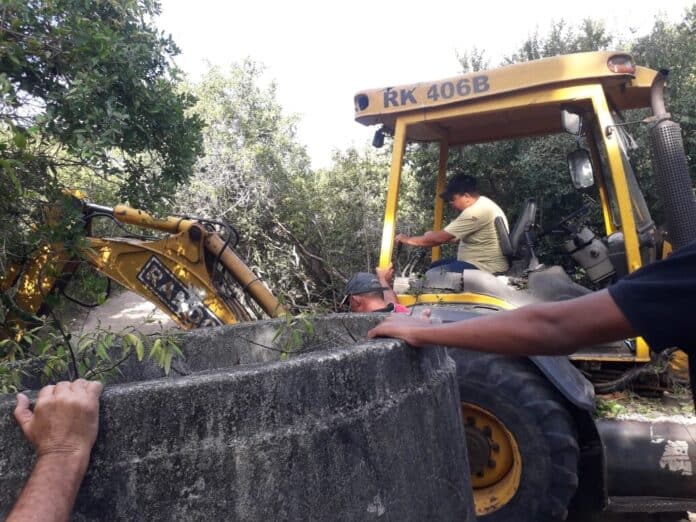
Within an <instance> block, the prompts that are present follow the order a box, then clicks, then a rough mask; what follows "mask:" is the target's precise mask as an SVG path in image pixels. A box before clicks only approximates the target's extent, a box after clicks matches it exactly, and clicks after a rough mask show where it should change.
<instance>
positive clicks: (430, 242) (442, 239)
mask: <svg viewBox="0 0 696 522" xmlns="http://www.w3.org/2000/svg"><path fill="white" fill-rule="evenodd" d="M453 239H455V237H454V236H453V235H452V234H450V233H449V232H445V231H444V230H438V231H432V230H429V231H428V232H426V233H425V234H423V235H422V236H409V235H406V234H397V235H396V237H395V238H394V241H396V242H397V243H404V244H406V245H411V246H419V247H434V246H438V245H443V244H445V243H448V242H449V241H452V240H453Z"/></svg>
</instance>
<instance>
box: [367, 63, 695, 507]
mask: <svg viewBox="0 0 696 522" xmlns="http://www.w3.org/2000/svg"><path fill="white" fill-rule="evenodd" d="M657 76H658V72H657V71H654V70H651V69H648V68H645V67H639V66H635V64H634V63H633V60H632V58H631V57H630V56H629V55H627V54H625V53H616V52H591V53H580V54H574V55H568V56H556V57H552V58H546V59H542V60H534V61H529V62H525V63H520V64H515V65H510V66H505V67H500V68H498V69H493V70H488V71H477V72H472V73H468V74H464V75H461V76H457V77H453V78H447V79H444V80H438V81H432V82H422V83H415V84H409V85H401V86H396V87H386V88H380V89H371V90H364V91H361V92H359V93H358V94H356V95H355V97H354V105H355V119H356V121H358V122H360V123H362V124H364V125H381V127H380V129H379V130H378V132H381V133H384V134H388V135H391V136H392V137H393V149H392V160H391V169H390V172H389V182H388V191H387V195H386V202H385V213H384V224H383V231H382V241H381V251H380V266H381V267H386V266H388V265H389V264H390V263H391V259H392V255H393V251H394V236H395V233H396V231H397V223H398V208H399V187H400V180H401V174H402V169H403V166H404V154H405V151H406V145H407V144H408V143H415V142H423V143H437V144H439V150H440V155H439V168H438V172H437V190H436V192H435V194H434V222H433V230H441V229H442V227H443V212H444V205H443V202H442V200H441V199H440V198H439V197H437V194H439V193H440V192H441V191H442V190H443V188H444V184H445V177H446V168H447V160H448V155H449V151H450V150H451V149H452V148H455V147H456V148H460V147H463V146H467V145H472V144H479V143H487V142H492V141H498V140H507V139H515V138H528V137H535V136H543V135H549V134H559V133H563V132H565V131H564V128H563V125H562V123H561V117H560V115H561V112H562V110H563V109H564V108H568V107H571V108H572V109H573V110H574V111H575V112H577V113H581V114H583V115H584V120H585V121H587V123H588V124H589V125H590V126H591V129H590V131H589V132H588V133H587V134H583V135H584V136H585V137H586V142H587V146H588V149H589V151H588V153H589V157H590V160H591V163H592V166H593V172H594V181H595V185H596V187H597V191H598V195H599V201H600V204H601V207H602V215H603V218H604V233H606V235H607V236H609V235H611V234H614V233H617V232H621V233H623V238H624V244H625V263H626V267H625V271H626V272H633V271H635V270H637V269H638V268H640V267H641V266H642V265H643V264H644V263H645V262H649V261H650V260H646V256H645V253H644V252H642V251H641V246H642V245H641V242H640V238H639V235H638V232H637V230H636V228H637V227H636V223H637V221H636V220H637V219H639V218H640V213H641V208H642V207H641V205H640V201H642V200H643V196H642V194H640V193H639V192H637V191H638V190H639V189H638V187H637V184H632V183H631V182H630V180H629V178H630V176H633V173H632V172H631V173H630V174H629V173H628V172H627V171H626V168H625V163H624V158H623V156H622V151H621V145H620V143H619V133H618V132H617V131H616V123H617V122H616V121H615V119H614V117H613V113H616V112H621V111H626V110H629V109H639V108H650V107H651V88H652V87H653V82H654V81H655V79H656V77H657ZM669 251H670V245H669V243H667V242H665V243H664V246H663V248H662V254H663V255H666V254H667V253H668V252H669ZM440 255H441V253H440V248H439V247H434V248H432V249H431V259H432V260H433V261H435V260H437V259H439V258H440ZM647 257H649V256H647ZM465 290H466V289H465ZM398 300H399V302H400V303H402V304H404V305H407V306H413V305H419V304H430V305H446V304H459V305H472V307H474V308H475V306H476V305H485V306H488V307H491V308H492V309H496V310H501V311H504V310H507V309H511V308H514V306H513V305H512V304H510V303H508V302H506V301H505V300H504V299H501V298H499V297H497V296H494V295H486V294H479V293H472V292H467V291H463V292H457V291H454V292H443V293H437V294H435V293H433V294H430V293H422V292H420V291H418V292H415V293H413V294H409V293H402V294H400V295H398ZM632 342H633V350H628V349H626V350H625V351H624V352H623V353H620V354H617V353H615V352H614V351H609V350H607V351H603V350H602V347H597V348H596V349H594V350H593V351H587V352H581V353H579V354H578V355H577V356H576V357H575V359H576V360H578V361H585V362H591V363H592V362H596V363H600V362H601V363H606V362H610V363H611V362H621V363H629V364H636V363H642V362H647V361H650V349H649V347H648V345H647V344H646V343H645V341H644V340H643V339H641V338H638V339H635V340H633V341H632ZM675 364H676V363H675ZM681 366H683V364H682V365H681ZM462 408H463V416H464V419H469V421H466V420H465V424H467V422H469V424H470V426H468V428H467V429H469V428H471V426H474V427H475V426H485V430H486V431H485V433H484V434H483V435H481V433H479V432H476V431H475V433H476V434H478V435H477V436H481V438H482V440H483V441H484V442H486V441H487V442H486V444H488V446H487V447H488V448H489V449H488V451H492V450H491V449H490V448H492V447H495V448H498V449H497V450H496V451H502V453H503V454H504V456H501V457H500V458H499V459H497V460H496V461H495V462H494V464H495V465H492V466H489V467H485V466H484V467H483V468H482V469H481V470H480V471H479V472H478V473H475V474H474V475H472V483H473V485H474V491H475V500H476V511H477V514H478V515H479V516H488V515H490V514H492V513H495V512H496V511H497V510H499V509H501V508H502V507H504V506H505V505H506V504H507V503H508V502H510V501H511V500H512V499H513V498H514V496H515V495H516V494H517V491H518V488H519V484H520V473H521V471H520V470H521V469H522V467H523V466H524V462H522V461H521V457H520V452H519V448H518V446H517V441H516V440H515V436H514V434H512V433H510V432H509V431H508V430H507V428H506V426H505V424H504V423H503V422H501V421H500V420H498V419H497V417H496V415H495V412H491V411H486V410H485V409H482V408H480V407H478V406H476V405H475V404H470V403H466V402H464V403H463V404H462ZM467 438H468V437H467ZM494 439H495V440H494ZM503 448H504V450H503ZM489 455H493V453H490V454H489ZM472 471H473V470H472ZM545 493H546V492H539V494H545ZM495 520H498V519H497V518H495Z"/></svg>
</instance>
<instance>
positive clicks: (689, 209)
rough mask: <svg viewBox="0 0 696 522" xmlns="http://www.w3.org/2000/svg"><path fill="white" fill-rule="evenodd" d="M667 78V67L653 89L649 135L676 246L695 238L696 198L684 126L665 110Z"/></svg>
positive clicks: (658, 183) (674, 245) (657, 175)
mask: <svg viewBox="0 0 696 522" xmlns="http://www.w3.org/2000/svg"><path fill="white" fill-rule="evenodd" d="M666 79H667V73H666V71H660V73H658V75H657V76H656V77H655V79H654V80H653V84H652V87H651V89H650V103H651V105H652V112H653V117H652V123H651V125H650V127H649V136H650V152H651V157H652V166H653V172H654V173H655V185H656V188H657V193H658V196H659V197H660V199H661V200H662V203H663V205H664V209H665V217H666V225H667V231H668V232H669V242H670V243H671V244H672V247H673V249H674V250H676V249H678V248H680V247H683V246H684V245H688V244H689V243H691V242H692V241H696V201H695V200H694V192H693V187H692V184H691V177H690V176H689V166H688V164H687V162H686V153H685V152H684V141H683V139H682V134H681V127H680V126H679V124H678V123H676V122H674V121H672V119H671V116H670V114H669V113H668V112H667V111H666V110H665V100H664V89H665V81H666Z"/></svg>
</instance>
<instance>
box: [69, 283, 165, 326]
mask: <svg viewBox="0 0 696 522" xmlns="http://www.w3.org/2000/svg"><path fill="white" fill-rule="evenodd" d="M128 326H135V327H136V328H137V329H138V330H139V331H140V332H142V333H144V334H149V333H155V332H159V331H161V329H171V328H176V323H175V322H174V321H173V320H171V319H170V318H169V316H168V315H167V314H165V313H164V312H162V311H161V310H160V309H159V308H157V307H156V306H155V305H153V304H152V303H150V302H149V301H146V300H145V299H143V298H142V297H140V296H139V295H138V294H135V293H133V292H130V291H128V290H119V291H116V292H114V294H113V295H111V296H110V297H109V298H108V299H107V300H106V302H105V303H104V304H102V305H100V306H97V307H96V308H90V309H81V310H80V311H79V312H78V313H75V314H74V315H73V316H72V317H71V319H70V320H69V321H68V328H69V329H70V331H72V332H76V333H80V332H91V331H94V330H96V329H97V328H102V329H109V328H110V329H111V330H112V331H115V332H118V331H120V330H123V329H124V328H126V327H128Z"/></svg>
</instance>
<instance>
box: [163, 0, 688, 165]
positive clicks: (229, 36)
mask: <svg viewBox="0 0 696 522" xmlns="http://www.w3.org/2000/svg"><path fill="white" fill-rule="evenodd" d="M694 1H695V0H661V1H660V2H654V3H652V4H655V5H651V4H649V3H646V2H639V1H636V0H611V1H607V0H582V1H580V2H568V1H562V0H561V1H559V0H532V1H529V2H520V1H518V0H516V1H510V0H498V1H495V0H493V1H490V0H489V1H485V0H484V1H482V2H471V1H466V0H440V1H436V2H432V3H431V2H427V1H426V2H424V1H422V0H421V1H415V0H399V1H383V2H378V1H376V0H351V1H350V2H347V1H345V0H323V1H316V2H313V1H311V0H291V1H288V0H275V1H274V0H237V1H234V0H232V1H230V0H227V1H225V0H195V1H191V0H161V4H162V15H161V16H160V18H159V21H158V25H159V26H160V28H161V29H162V30H164V31H165V32H167V33H171V34H172V36H173V37H174V40H175V41H176V42H177V44H178V45H179V47H180V48H181V49H182V54H181V55H180V56H179V57H177V58H176V63H177V65H179V67H181V68H182V69H183V70H184V71H185V72H186V73H187V74H188V75H189V76H190V78H191V79H193V80H196V79H198V78H199V77H200V75H201V74H202V73H204V72H205V71H206V70H207V68H208V66H207V65H206V63H207V62H210V63H212V64H216V65H222V66H224V65H227V64H230V63H232V62H235V61H239V60H241V59H243V58H245V57H247V56H248V57H251V58H253V59H254V60H255V61H257V62H261V63H263V64H264V65H265V66H266V68H267V76H268V79H269V80H270V79H275V80H276V82H277V84H278V98H279V102H280V103H281V105H282V106H283V108H284V110H285V112H286V113H288V114H290V113H296V114H298V115H299V116H300V118H301V122H300V124H299V126H298V135H299V140H300V142H301V143H303V144H305V145H306V146H307V149H308V151H309V153H310V155H311V157H312V165H313V166H314V167H315V168H318V167H323V166H328V165H329V163H330V158H331V152H332V150H334V149H345V148H347V147H348V146H350V145H356V146H358V147H362V146H363V145H364V144H365V143H369V142H370V140H371V139H372V135H373V133H374V130H375V129H374V128H368V127H364V126H363V125H360V124H359V123H356V122H355V121H354V120H353V95H354V94H355V93H356V92H358V91H359V90H361V89H366V88H379V87H386V86H388V85H399V84H405V83H415V82H422V81H429V80H438V79H441V78H446V77H449V76H455V75H457V74H459V73H460V72H461V71H460V69H459V64H458V62H457V55H456V53H457V51H459V52H463V51H466V50H470V49H471V48H473V47H474V46H475V47H476V48H478V49H483V50H485V52H486V56H487V57H488V58H489V59H490V63H491V65H497V64H498V63H499V62H500V60H501V59H502V57H503V56H505V55H508V54H510V53H512V52H513V51H515V50H516V49H517V48H518V47H519V46H520V44H521V43H522V42H523V41H524V40H525V38H526V37H527V36H528V35H529V34H533V33H534V31H535V30H537V29H538V30H539V34H540V35H542V36H544V35H546V34H547V30H548V28H549V26H550V24H551V21H552V20H555V21H557V20H560V19H564V20H566V21H567V22H571V23H575V22H579V21H580V20H582V19H583V18H587V17H591V18H593V19H601V20H604V22H605V25H606V27H607V29H608V30H609V31H610V33H612V34H624V35H630V34H631V31H632V30H635V31H637V34H638V35H642V34H645V33H646V32H647V31H648V30H649V29H650V28H651V27H652V24H653V22H654V20H655V17H656V16H657V15H658V14H660V15H661V16H664V17H666V18H667V20H669V21H672V22H675V21H678V20H680V19H681V17H682V15H683V14H684V10H685V9H686V8H687V7H688V6H690V5H692V4H693V3H694ZM641 4H642V5H641ZM206 61H207V62H206Z"/></svg>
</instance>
